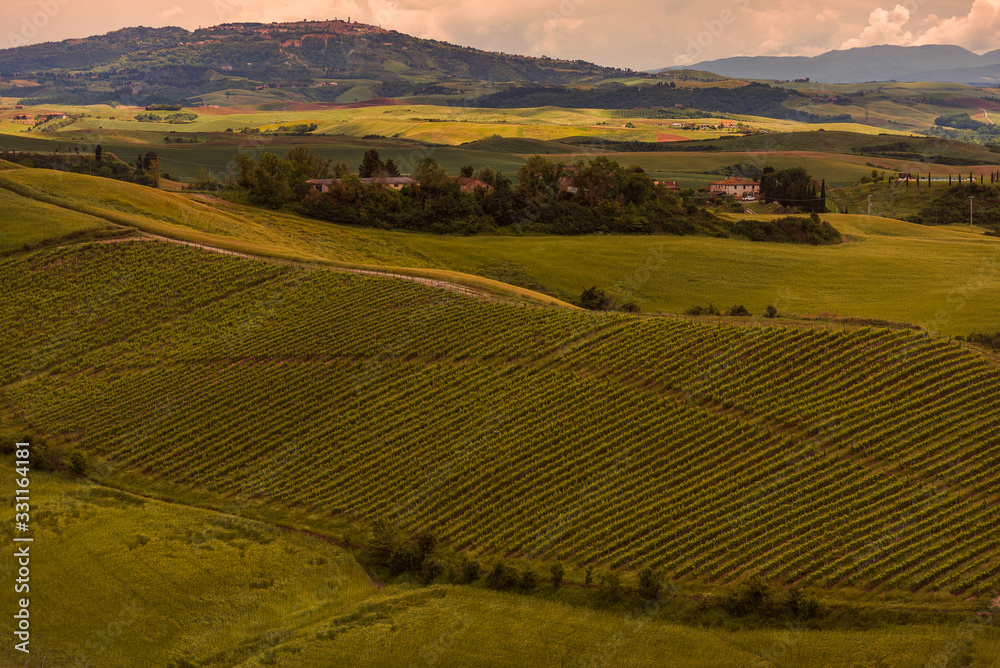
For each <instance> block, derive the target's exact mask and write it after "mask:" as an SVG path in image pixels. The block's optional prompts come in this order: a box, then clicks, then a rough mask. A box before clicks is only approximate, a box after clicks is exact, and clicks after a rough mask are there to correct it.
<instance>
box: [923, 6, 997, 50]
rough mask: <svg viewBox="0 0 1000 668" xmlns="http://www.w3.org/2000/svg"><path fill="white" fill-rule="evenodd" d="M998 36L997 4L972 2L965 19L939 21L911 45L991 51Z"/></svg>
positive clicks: (961, 17)
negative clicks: (953, 46)
mask: <svg viewBox="0 0 1000 668" xmlns="http://www.w3.org/2000/svg"><path fill="white" fill-rule="evenodd" d="M997 34H1000V0H975V1H974V2H973V3H972V8H971V9H970V10H969V13H968V14H967V15H965V16H953V17H951V18H949V19H944V20H940V21H939V22H938V23H937V25H935V26H933V27H931V28H929V29H928V30H926V31H924V33H923V34H921V35H920V36H919V37H918V38H917V39H916V40H914V42H913V43H914V44H958V45H959V46H964V47H965V48H967V49H969V50H971V51H987V50H990V49H995V48H997V47H998V46H1000V44H997V41H996V36H997Z"/></svg>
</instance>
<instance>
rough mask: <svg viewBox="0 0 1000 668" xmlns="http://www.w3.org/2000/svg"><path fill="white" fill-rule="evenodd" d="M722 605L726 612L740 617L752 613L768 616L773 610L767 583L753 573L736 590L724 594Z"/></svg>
mask: <svg viewBox="0 0 1000 668" xmlns="http://www.w3.org/2000/svg"><path fill="white" fill-rule="evenodd" d="M722 606H723V608H725V610H726V612H728V613H729V614H730V615H733V616H734V617H742V616H745V615H749V614H754V613H756V614H759V615H761V616H768V615H770V614H771V613H772V612H773V610H772V606H771V590H770V588H768V586H767V584H765V583H764V582H763V581H762V580H761V579H760V578H759V577H757V576H756V575H755V576H753V577H751V578H750V579H749V580H747V581H746V582H745V583H743V584H742V585H741V586H740V587H739V588H738V589H737V590H736V591H730V592H729V593H728V594H726V597H725V599H724V600H723V603H722Z"/></svg>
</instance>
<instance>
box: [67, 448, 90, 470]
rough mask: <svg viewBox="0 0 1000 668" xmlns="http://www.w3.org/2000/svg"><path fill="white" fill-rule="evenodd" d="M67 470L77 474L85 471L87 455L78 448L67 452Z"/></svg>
mask: <svg viewBox="0 0 1000 668" xmlns="http://www.w3.org/2000/svg"><path fill="white" fill-rule="evenodd" d="M69 470H70V471H72V472H73V473H76V474H77V475H83V474H84V473H85V472H86V471H87V456H86V455H84V454H83V453H82V452H80V451H79V450H74V451H73V452H71V453H70V454H69Z"/></svg>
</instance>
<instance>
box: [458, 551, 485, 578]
mask: <svg viewBox="0 0 1000 668" xmlns="http://www.w3.org/2000/svg"><path fill="white" fill-rule="evenodd" d="M482 574H483V564H482V562H481V561H479V560H478V559H470V558H469V557H464V558H463V559H462V569H461V576H462V580H461V581H462V582H463V583H465V584H472V583H473V582H475V581H476V580H478V579H479V578H480V577H481V576H482Z"/></svg>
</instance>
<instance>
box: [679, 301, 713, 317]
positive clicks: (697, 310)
mask: <svg viewBox="0 0 1000 668" xmlns="http://www.w3.org/2000/svg"><path fill="white" fill-rule="evenodd" d="M684 313H686V314H687V315H719V309H717V308H715V304H712V303H709V305H708V306H701V305H700V304H695V305H694V306H692V307H691V308H689V309H688V310H686V311H684Z"/></svg>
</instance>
